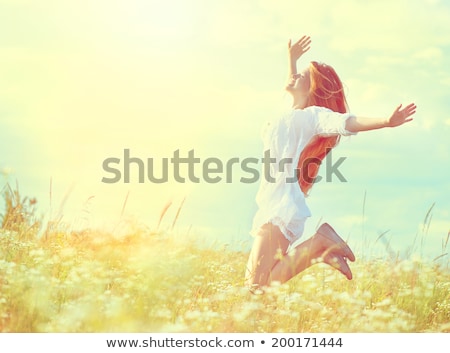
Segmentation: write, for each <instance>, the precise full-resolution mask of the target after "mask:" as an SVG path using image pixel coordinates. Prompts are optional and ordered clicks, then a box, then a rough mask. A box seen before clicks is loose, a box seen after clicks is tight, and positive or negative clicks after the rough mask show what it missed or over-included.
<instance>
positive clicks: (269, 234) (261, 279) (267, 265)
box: [245, 224, 289, 287]
mask: <svg viewBox="0 0 450 353" xmlns="http://www.w3.org/2000/svg"><path fill="white" fill-rule="evenodd" d="M288 247H289V241H288V240H287V239H286V238H285V237H284V235H283V234H282V233H281V231H280V229H279V228H278V227H276V226H273V225H272V224H265V225H264V226H262V227H261V229H260V230H259V234H257V235H256V236H255V238H254V241H253V246H252V250H251V252H250V256H249V259H248V263H247V269H246V273H245V284H246V285H247V286H248V287H250V286H252V285H260V286H265V285H267V284H268V283H269V282H270V280H269V275H270V271H271V270H272V268H273V267H274V266H275V264H276V263H277V262H278V261H279V260H280V258H282V257H283V256H284V255H285V254H286V251H287V248H288Z"/></svg>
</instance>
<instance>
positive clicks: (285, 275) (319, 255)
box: [246, 224, 354, 286]
mask: <svg viewBox="0 0 450 353" xmlns="http://www.w3.org/2000/svg"><path fill="white" fill-rule="evenodd" d="M327 226H328V225H327ZM321 228H322V227H321ZM329 228H331V227H329ZM339 239H340V238H339ZM288 246H289V242H288V241H287V239H286V238H285V237H284V235H283V234H282V233H281V231H280V229H279V228H278V227H277V226H274V225H271V224H267V225H265V226H264V227H262V228H261V232H260V234H259V235H258V236H256V237H255V242H254V244H253V248H252V251H251V253H250V257H249V261H248V265H247V271H246V284H247V286H252V285H260V286H267V285H270V283H271V282H273V281H277V282H280V283H284V282H286V281H288V280H289V279H291V278H292V277H294V276H295V275H297V274H298V273H300V272H302V271H304V270H305V269H307V268H308V267H310V266H311V265H312V264H314V263H318V262H325V263H327V264H329V265H330V266H332V267H334V268H336V269H338V270H339V271H341V272H342V273H343V274H344V275H345V276H346V277H347V278H348V279H351V278H352V274H351V271H350V268H349V267H348V265H347V262H346V260H345V259H346V257H348V258H350V260H351V261H354V255H353V253H352V252H351V250H350V248H348V246H346V245H345V243H344V245H343V244H341V243H339V242H336V239H330V238H328V237H327V236H324V235H323V234H320V233H316V234H315V235H314V236H313V237H311V238H310V239H308V240H306V241H304V242H303V243H301V244H299V245H297V246H296V247H295V248H293V249H292V250H290V251H289V253H287V252H286V251H287V248H288Z"/></svg>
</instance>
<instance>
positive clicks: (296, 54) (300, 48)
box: [288, 36, 311, 79]
mask: <svg viewBox="0 0 450 353" xmlns="http://www.w3.org/2000/svg"><path fill="white" fill-rule="evenodd" d="M310 44H311V37H309V36H303V37H301V38H300V39H299V40H298V41H297V42H295V43H294V44H292V43H291V40H290V39H289V42H288V54H289V57H288V59H289V79H292V75H295V74H297V60H298V59H300V58H301V57H302V55H303V54H305V53H306V52H307V51H308V50H309V48H310Z"/></svg>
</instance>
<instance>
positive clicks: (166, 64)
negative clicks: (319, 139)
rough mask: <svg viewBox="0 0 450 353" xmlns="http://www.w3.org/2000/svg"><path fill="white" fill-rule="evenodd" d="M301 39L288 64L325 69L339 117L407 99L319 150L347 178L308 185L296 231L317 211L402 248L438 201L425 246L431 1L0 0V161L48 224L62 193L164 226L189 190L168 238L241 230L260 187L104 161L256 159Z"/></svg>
mask: <svg viewBox="0 0 450 353" xmlns="http://www.w3.org/2000/svg"><path fill="white" fill-rule="evenodd" d="M303 34H308V35H310V36H311V37H312V41H313V42H312V49H311V50H310V51H309V52H308V53H307V54H306V55H305V57H304V58H303V62H302V63H300V68H301V67H302V65H303V66H304V67H306V66H307V64H308V62H309V61H310V60H318V61H323V62H326V63H328V64H331V65H332V66H333V67H334V68H335V69H336V71H337V72H338V73H339V75H340V76H341V79H342V80H343V82H344V83H345V85H346V88H347V98H348V101H349V104H350V108H351V110H352V112H353V113H356V114H360V115H364V116H369V117H372V116H373V117H378V116H387V115H389V114H390V113H391V112H392V111H393V109H394V108H395V107H396V106H397V105H398V104H400V103H404V104H407V103H409V102H412V101H414V102H415V103H416V104H417V105H418V111H417V114H416V116H415V120H414V122H412V123H410V124H409V125H408V126H403V127H401V128H399V129H392V130H382V131H376V132H370V133H361V134H359V135H358V136H356V137H352V138H350V139H343V140H342V142H341V145H340V146H339V147H338V148H337V149H336V150H335V153H334V155H333V158H336V159H338V158H339V157H347V159H346V160H345V162H344V163H343V164H342V168H341V169H340V170H341V172H342V173H343V174H344V176H345V177H346V179H347V180H348V182H347V183H340V182H338V181H335V182H334V183H320V184H318V185H316V187H315V188H314V189H313V192H312V195H311V197H310V199H309V204H310V208H311V210H312V212H313V217H312V219H311V220H310V221H309V223H308V226H307V229H306V232H307V233H308V234H305V237H306V236H309V235H310V234H311V233H312V232H313V229H314V227H315V226H316V225H317V223H318V222H319V221H320V219H323V220H326V221H328V222H330V223H331V224H333V225H334V226H335V227H336V228H337V229H338V230H339V231H340V232H341V233H342V235H343V236H344V237H346V238H347V237H349V241H350V242H353V243H354V244H355V245H356V243H358V242H359V243H360V244H362V245H361V249H363V248H364V249H366V251H367V248H368V247H371V246H372V245H373V244H374V242H375V240H376V239H377V237H378V235H379V234H380V233H382V232H384V231H387V230H389V233H387V239H391V244H392V247H393V249H394V250H402V251H403V250H405V249H406V248H407V247H408V246H409V245H411V244H412V243H413V239H414V237H415V235H416V234H417V233H418V232H419V235H420V231H421V229H422V222H423V219H424V217H425V214H426V212H427V210H428V209H429V208H430V206H431V205H432V204H433V203H435V206H434V208H433V219H432V222H431V225H430V229H429V231H428V235H427V237H426V242H425V243H426V249H427V251H428V250H429V251H430V252H431V253H432V254H435V255H436V256H437V255H440V253H441V247H440V244H441V243H442V240H443V239H444V240H445V238H446V237H447V234H448V232H449V229H450V181H449V178H448V174H449V168H448V166H449V165H450V155H449V150H450V148H449V147H450V146H449V138H448V137H449V132H450V113H449V111H450V101H449V100H448V93H449V91H450V70H449V69H448V66H449V65H448V64H449V63H450V58H449V54H450V4H449V3H448V2H445V1H439V0H413V1H406V0H404V1H391V0H382V1H377V2H362V1H357V0H353V1H352V0H346V1H333V0H327V1H320V2H314V1H310V2H299V1H296V0H292V1H283V2H281V1H269V0H265V1H256V0H251V1H245V2H244V1H240V0H227V1H225V0H219V1H207V0H190V1H185V0H126V1H125V0H115V1H111V0H96V1H90V0H77V1H75V0H73V1H72V0H62V1H53V0H41V1H32V0H0V141H1V142H0V170H2V171H3V173H4V174H8V177H7V178H8V179H7V180H9V181H11V182H15V180H17V181H18V182H19V185H20V188H21V190H22V192H23V194H26V195H28V196H35V197H37V198H38V201H39V203H40V205H41V208H42V212H44V213H45V214H46V215H50V217H52V216H55V214H56V213H57V210H58V208H59V205H60V203H61V202H62V201H63V200H64V198H65V195H66V193H68V192H69V191H70V195H69V197H68V199H67V202H66V203H65V204H64V207H63V211H64V215H65V219H66V220H67V221H68V222H72V224H73V226H74V227H75V226H76V224H77V222H79V223H80V222H81V223H82V224H83V225H85V224H91V225H92V224H94V223H98V222H99V221H100V220H102V222H109V223H111V221H108V219H109V220H113V222H117V220H118V219H119V217H120V214H121V211H122V207H123V203H124V200H125V198H126V197H127V195H128V200H127V204H126V209H125V211H126V214H127V215H129V216H131V217H135V218H136V219H139V220H142V222H144V223H145V224H147V225H148V226H149V227H150V228H154V227H155V225H156V223H157V219H158V217H159V213H160V211H161V209H162V208H163V206H164V205H165V204H166V203H167V202H168V201H169V200H173V202H174V204H173V206H172V207H171V208H170V209H169V210H170V211H171V212H172V214H170V212H169V214H168V215H167V223H168V224H169V225H170V223H171V220H172V219H173V217H174V213H175V211H176V208H177V207H178V205H179V203H180V202H181V200H182V199H183V197H184V196H186V202H185V204H184V206H183V209H182V212H181V213H180V217H179V223H178V224H179V226H178V228H177V230H178V233H179V235H185V234H186V233H187V232H188V231H189V230H188V229H189V227H190V226H192V229H191V230H190V232H198V233H200V234H203V235H204V236H207V237H210V238H211V239H213V238H214V237H215V236H213V235H218V234H219V235H220V236H221V237H223V239H233V240H234V241H236V240H248V239H249V238H248V231H249V229H250V226H251V220H252V216H253V213H254V211H255V204H254V196H255V193H256V190H257V186H258V185H257V184H250V185H249V184H242V183H239V182H236V181H235V182H233V183H229V184H227V183H225V182H221V183H217V184H207V183H205V182H203V181H202V182H200V183H199V184H195V185H186V184H180V183H176V182H171V183H165V184H159V185H156V184H152V183H150V182H148V181H147V182H146V183H144V184H139V183H138V182H137V178H135V179H134V180H132V182H131V183H129V184H124V183H116V184H105V183H102V182H101V179H102V177H105V176H107V177H110V176H111V175H110V174H107V173H106V172H105V171H104V170H103V169H102V163H103V160H105V159H106V158H110V157H115V158H121V159H123V153H124V152H123V151H124V149H130V151H131V155H132V156H133V157H139V158H141V159H144V160H145V159H147V158H151V157H154V158H155V163H161V158H171V157H172V155H173V152H174V151H175V150H180V155H181V156H185V157H186V156H187V154H188V151H189V150H191V149H194V150H195V156H196V157H198V158H201V159H202V161H203V160H205V159H206V158H209V157H217V158H221V160H223V161H224V163H225V162H226V161H227V160H228V159H230V158H232V157H236V158H239V159H240V160H242V159H243V158H246V157H257V158H261V157H262V150H261V148H262V146H261V143H260V137H259V136H260V135H259V131H260V127H261V125H262V123H263V122H264V120H266V119H270V118H272V117H274V116H276V115H277V114H280V112H281V111H282V109H284V108H285V107H286V104H287V102H288V100H287V98H288V97H286V94H285V93H284V91H283V86H284V83H285V78H286V72H287V62H286V46H287V41H288V39H289V38H292V39H293V40H295V39H297V38H298V37H300V36H301V35H303ZM236 173H237V174H236V179H237V178H238V176H239V175H238V174H239V173H238V172H237V171H236ZM197 174H199V176H201V170H200V169H198V171H197ZM4 179H5V178H4ZM5 180H6V179H5ZM5 180H3V181H2V183H4V182H5ZM50 180H51V183H52V187H51V194H52V198H51V199H50ZM364 193H366V204H365V209H364V214H365V218H364V222H363V206H362V205H363V199H364ZM91 197H93V198H91ZM88 199H89V200H90V201H89V203H88V204H86V201H87V200H88ZM87 208H88V209H89V211H88V212H86V209H87ZM87 213H89V217H88V218H89V221H86V219H85V218H86V217H87ZM80 219H82V220H83V221H80ZM74 220H76V221H74ZM86 222H88V223H86ZM89 222H91V223H89ZM419 238H420V236H419ZM379 243H380V242H379ZM447 250H448V249H447Z"/></svg>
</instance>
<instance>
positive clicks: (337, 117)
mask: <svg viewBox="0 0 450 353" xmlns="http://www.w3.org/2000/svg"><path fill="white" fill-rule="evenodd" d="M306 110H311V113H312V114H311V119H312V120H313V121H312V124H313V129H314V132H315V134H316V135H325V136H326V135H336V134H337V135H343V136H349V135H355V134H356V133H355V132H350V131H348V130H347V129H346V128H345V123H346V121H347V119H348V118H350V117H352V116H353V115H352V114H350V113H337V112H334V111H332V110H330V109H328V108H323V107H308V108H306Z"/></svg>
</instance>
